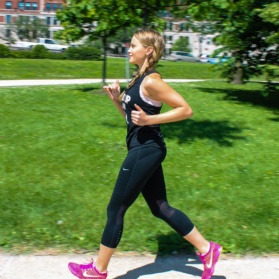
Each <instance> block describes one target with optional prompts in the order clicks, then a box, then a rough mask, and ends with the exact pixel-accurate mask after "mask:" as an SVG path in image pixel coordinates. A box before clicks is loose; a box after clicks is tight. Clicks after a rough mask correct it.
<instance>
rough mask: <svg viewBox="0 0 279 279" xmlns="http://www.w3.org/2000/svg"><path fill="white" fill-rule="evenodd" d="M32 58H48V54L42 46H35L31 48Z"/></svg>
mask: <svg viewBox="0 0 279 279" xmlns="http://www.w3.org/2000/svg"><path fill="white" fill-rule="evenodd" d="M32 58H35V59H44V58H49V52H48V50H47V49H46V48H45V47H44V46H43V45H36V46H35V47H34V48H32Z"/></svg>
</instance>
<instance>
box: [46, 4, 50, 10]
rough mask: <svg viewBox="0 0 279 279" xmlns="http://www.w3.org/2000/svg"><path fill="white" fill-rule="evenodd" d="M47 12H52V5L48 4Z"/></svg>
mask: <svg viewBox="0 0 279 279" xmlns="http://www.w3.org/2000/svg"><path fill="white" fill-rule="evenodd" d="M46 11H47V12H50V11H51V4H50V3H47V4H46Z"/></svg>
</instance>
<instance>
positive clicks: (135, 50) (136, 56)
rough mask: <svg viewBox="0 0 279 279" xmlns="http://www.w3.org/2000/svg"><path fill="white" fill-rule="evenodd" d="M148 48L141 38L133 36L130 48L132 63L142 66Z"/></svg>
mask: <svg viewBox="0 0 279 279" xmlns="http://www.w3.org/2000/svg"><path fill="white" fill-rule="evenodd" d="M147 49H148V48H146V47H144V46H143V45H142V44H141V43H140V42H139V40H138V39H137V38H136V37H135V36H133V38H132V40H131V43H130V48H129V50H128V54H129V58H130V59H129V61H130V63H132V64H135V65H138V66H141V65H142V64H143V63H144V61H145V59H146V57H147V53H148V50H147Z"/></svg>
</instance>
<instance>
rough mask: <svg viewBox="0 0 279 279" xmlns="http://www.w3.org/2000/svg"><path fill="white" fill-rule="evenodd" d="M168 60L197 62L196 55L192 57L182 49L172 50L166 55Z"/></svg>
mask: <svg viewBox="0 0 279 279" xmlns="http://www.w3.org/2000/svg"><path fill="white" fill-rule="evenodd" d="M166 60H168V61H175V62H177V61H186V62H199V59H198V58H197V57H194V56H193V54H191V53H188V52H184V51H172V52H171V53H170V55H168V56H167V57H166Z"/></svg>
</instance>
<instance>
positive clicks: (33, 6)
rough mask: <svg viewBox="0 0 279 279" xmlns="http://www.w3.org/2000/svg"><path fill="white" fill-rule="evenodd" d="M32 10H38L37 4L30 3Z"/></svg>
mask: <svg viewBox="0 0 279 279" xmlns="http://www.w3.org/2000/svg"><path fill="white" fill-rule="evenodd" d="M32 10H33V11H36V10H38V3H36V2H33V3H32Z"/></svg>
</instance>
